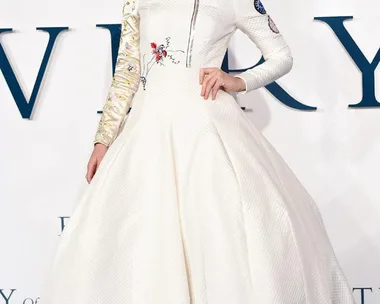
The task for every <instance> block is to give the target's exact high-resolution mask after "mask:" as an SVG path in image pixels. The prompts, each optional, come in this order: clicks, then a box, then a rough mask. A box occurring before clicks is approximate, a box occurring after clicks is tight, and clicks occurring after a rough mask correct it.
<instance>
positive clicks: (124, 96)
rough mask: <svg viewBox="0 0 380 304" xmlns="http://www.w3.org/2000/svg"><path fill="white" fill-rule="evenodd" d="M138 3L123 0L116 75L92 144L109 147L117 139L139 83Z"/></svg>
mask: <svg viewBox="0 0 380 304" xmlns="http://www.w3.org/2000/svg"><path fill="white" fill-rule="evenodd" d="M137 3H138V0H126V2H125V4H124V7H123V20H122V27H121V37H120V46H119V50H118V57H117V63H116V69H115V74H114V76H113V81H112V85H111V88H110V90H109V93H108V97H107V100H106V102H105V104H104V107H103V114H102V116H101V118H100V122H99V126H98V130H97V132H96V135H95V140H94V144H96V143H102V144H104V145H105V146H107V147H108V146H110V145H111V144H112V142H113V141H114V140H115V139H116V137H117V135H118V131H119V128H120V125H121V123H122V121H123V119H124V118H125V116H126V114H127V111H128V109H129V106H130V104H131V100H132V98H133V96H134V94H135V93H136V91H137V89H138V86H139V84H140V53H139V41H140V33H139V23H140V19H139V15H138V12H137V5H138V4H137Z"/></svg>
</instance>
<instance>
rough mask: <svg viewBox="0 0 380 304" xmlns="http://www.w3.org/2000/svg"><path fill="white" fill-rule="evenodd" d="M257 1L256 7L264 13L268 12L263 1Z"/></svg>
mask: <svg viewBox="0 0 380 304" xmlns="http://www.w3.org/2000/svg"><path fill="white" fill-rule="evenodd" d="M254 1H255V2H254V3H255V9H256V10H257V11H258V12H259V13H260V14H262V15H264V14H266V13H267V12H266V10H265V8H264V5H263V4H262V3H261V1H260V0H254Z"/></svg>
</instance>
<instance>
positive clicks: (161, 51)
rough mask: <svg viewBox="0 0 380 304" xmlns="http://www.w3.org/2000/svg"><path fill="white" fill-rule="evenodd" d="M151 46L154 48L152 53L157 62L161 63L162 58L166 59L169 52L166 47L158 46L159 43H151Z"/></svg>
mask: <svg viewBox="0 0 380 304" xmlns="http://www.w3.org/2000/svg"><path fill="white" fill-rule="evenodd" d="M150 46H151V47H152V49H153V50H152V53H153V54H154V55H155V58H156V61H160V60H161V59H162V57H166V56H167V55H168V52H167V51H166V50H165V46H164V45H163V44H160V45H159V46H157V43H155V42H151V44H150Z"/></svg>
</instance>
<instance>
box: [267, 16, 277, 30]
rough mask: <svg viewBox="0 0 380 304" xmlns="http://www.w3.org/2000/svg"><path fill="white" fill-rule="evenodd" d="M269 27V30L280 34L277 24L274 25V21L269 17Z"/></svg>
mask: <svg viewBox="0 0 380 304" xmlns="http://www.w3.org/2000/svg"><path fill="white" fill-rule="evenodd" d="M268 25H269V28H270V29H271V30H272V32H273V33H276V34H278V33H279V32H280V31H279V30H278V28H277V26H276V24H275V23H274V21H273V19H272V18H271V17H270V16H269V15H268Z"/></svg>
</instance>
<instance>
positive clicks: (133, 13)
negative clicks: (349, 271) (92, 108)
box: [41, 0, 355, 304]
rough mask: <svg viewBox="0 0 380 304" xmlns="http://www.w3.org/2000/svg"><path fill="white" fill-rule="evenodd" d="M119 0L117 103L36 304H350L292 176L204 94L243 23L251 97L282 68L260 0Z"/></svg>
mask: <svg viewBox="0 0 380 304" xmlns="http://www.w3.org/2000/svg"><path fill="white" fill-rule="evenodd" d="M127 1H128V2H127V5H131V7H133V9H131V10H127V9H125V10H124V12H125V14H124V20H127V19H128V20H132V21H131V25H130V27H128V24H129V23H128V22H126V23H125V25H126V26H127V27H128V29H127V28H126V29H125V31H123V33H126V36H123V37H122V42H123V43H122V44H121V49H120V54H122V55H120V58H119V60H118V64H119V67H118V68H119V69H118V73H121V74H117V77H116V81H114V83H113V87H112V88H111V92H116V93H115V95H112V100H114V101H115V106H116V107H118V109H116V110H115V111H113V110H112V103H111V104H110V105H107V106H106V107H105V111H104V113H103V118H102V119H103V120H102V127H101V128H100V129H99V130H98V132H100V133H103V132H105V133H104V134H105V135H104V136H103V135H102V134H100V133H98V134H97V139H99V140H100V141H104V143H105V144H106V145H108V146H109V149H108V151H107V153H106V155H105V157H104V158H103V160H102V162H101V164H100V167H99V168H98V171H97V173H96V175H95V177H94V178H93V180H92V182H91V184H90V185H89V186H88V188H87V189H86V191H85V193H84V194H83V196H82V198H81V199H80V200H79V201H78V203H77V205H76V207H75V210H74V212H73V214H72V216H71V219H70V221H69V223H68V224H67V226H66V228H65V230H64V231H63V234H62V235H61V241H60V244H59V246H58V249H57V253H56V256H55V258H54V260H53V261H52V262H51V268H50V271H49V274H48V275H47V277H46V284H45V286H44V289H43V295H42V296H41V303H45V304H354V303H355V302H354V299H353V297H352V293H351V290H350V287H349V285H348V283H347V280H346V278H345V276H344V273H343V272H342V269H341V267H340V265H339V263H338V261H337V259H336V256H335V254H334V251H333V248H332V246H331V243H330V241H329V238H328V235H327V234H326V230H325V227H324V224H323V220H322V217H321V215H320V212H319V210H318V208H317V205H316V204H315V202H314V201H313V199H312V198H311V197H310V195H309V194H308V193H307V191H306V190H305V189H304V187H303V186H302V184H301V183H300V181H299V180H298V179H297V178H296V176H295V175H294V174H293V172H292V171H291V170H290V168H289V167H288V166H287V164H286V163H285V162H284V160H283V159H282V158H281V156H280V155H279V154H278V153H277V152H276V150H275V149H274V148H273V146H271V144H270V143H269V142H268V141H267V140H266V139H265V137H264V136H263V135H262V134H261V133H260V132H259V131H258V130H257V129H256V128H255V126H254V125H253V124H252V123H251V122H250V121H249V120H248V118H247V117H246V115H245V113H244V112H243V111H242V110H241V108H240V106H239V105H238V104H237V102H236V100H235V99H234V97H233V96H232V95H230V94H228V93H226V92H224V91H219V92H218V94H217V98H216V100H211V98H209V99H208V100H204V99H203V97H202V96H200V90H201V85H200V84H199V81H198V74H199V68H200V67H207V66H208V67H211V66H216V67H220V65H221V62H222V60H223V56H224V54H225V51H226V47H227V44H228V41H229V39H230V37H231V35H232V34H233V33H234V32H235V31H236V30H237V29H241V30H242V31H243V32H245V33H246V34H247V35H248V36H249V37H250V38H251V39H252V41H254V42H255V43H256V44H257V45H258V47H259V48H260V50H261V51H262V52H263V54H264V56H265V58H266V59H267V61H266V62H265V63H264V64H262V65H261V66H259V67H257V68H253V69H251V70H249V71H246V72H243V73H241V74H240V75H239V77H242V78H243V79H244V80H245V81H246V85H247V86H246V88H247V90H246V91H250V90H254V89H256V88H258V87H261V86H263V85H266V84H268V83H270V82H272V81H274V80H275V79H277V78H278V77H280V76H281V75H283V74H285V73H286V72H287V71H289V69H290V67H291V62H292V60H291V55H290V51H289V48H288V47H287V45H286V43H285V42H284V40H283V38H282V36H281V34H280V33H279V31H278V29H277V27H276V26H275V24H274V22H273V20H272V19H271V18H270V17H269V15H268V14H267V12H266V10H265V9H264V7H263V6H262V4H261V3H260V1H253V0H199V1H198V0H195V1H190V0H189V1H187V0H186V1H184V0H140V1H139V2H135V1H131V0H127ZM132 29H133V30H132ZM131 30H132V32H131ZM136 31H137V32H139V47H138V48H136V44H135V43H134V42H136V41H137V40H135V38H133V37H136V36H134V35H135V34H136ZM124 48H126V49H128V50H129V51H130V52H127V51H126V49H124ZM136 56H138V57H136ZM136 58H138V59H139V62H140V63H139V67H136V66H135V62H136V61H135V59H136ZM128 62H129V63H130V64H128ZM133 68H136V69H133ZM136 80H138V83H139V85H136V83H137V82H136ZM117 82H120V83H117ZM127 82H128V83H129V82H130V84H131V85H127V84H126V83H127ZM115 88H116V89H115ZM123 90H124V92H125V93H123ZM118 94H121V95H118ZM122 103H124V105H122ZM130 105H131V106H132V110H131V112H130V113H129V114H128V116H127V119H125V113H121V112H120V111H119V109H123V111H124V110H125V109H127V108H128V107H129V106H130ZM111 111H113V112H112V113H113V114H112V113H111ZM115 113H116V114H115ZM107 126H108V127H109V129H107V128H108V127H107ZM118 126H120V127H118ZM115 132H116V133H115Z"/></svg>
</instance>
